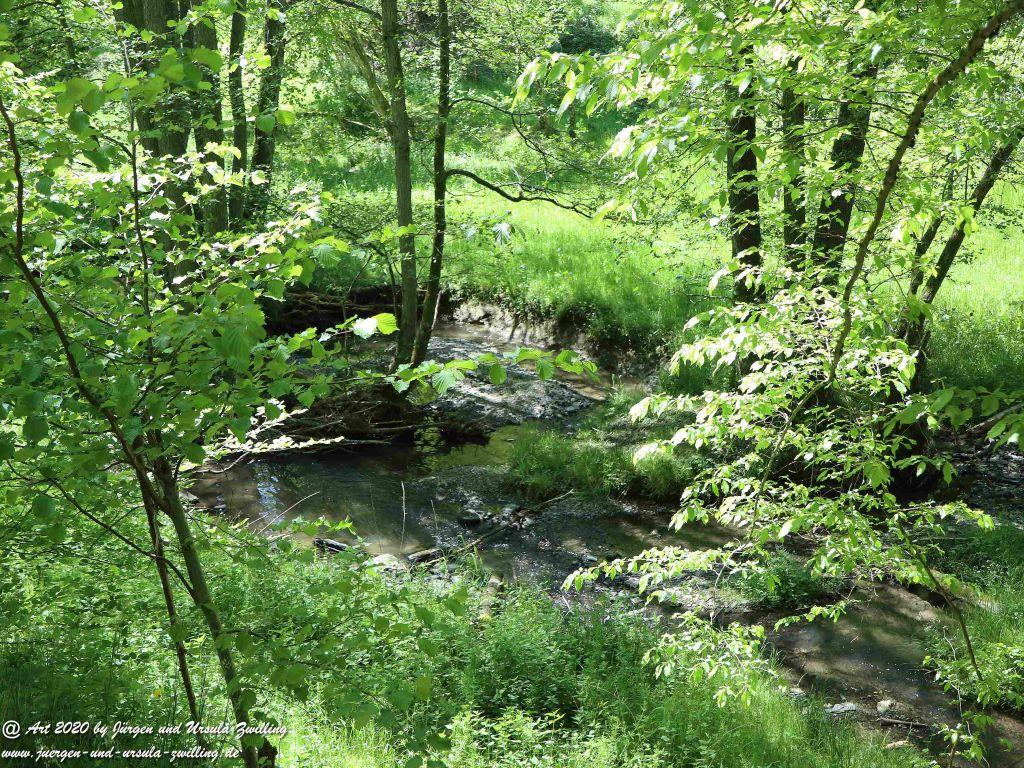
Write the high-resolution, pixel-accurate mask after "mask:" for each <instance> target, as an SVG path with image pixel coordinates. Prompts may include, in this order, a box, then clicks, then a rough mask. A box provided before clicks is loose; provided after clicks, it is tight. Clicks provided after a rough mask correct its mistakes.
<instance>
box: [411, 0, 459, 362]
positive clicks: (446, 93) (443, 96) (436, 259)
mask: <svg viewBox="0 0 1024 768" xmlns="http://www.w3.org/2000/svg"><path fill="white" fill-rule="evenodd" d="M437 38H438V54H437V126H436V128H435V130H434V237H433V240H432V241H431V246H430V272H429V274H428V275H427V285H426V293H425V295H424V297H423V312H422V314H421V315H420V322H419V329H418V331H417V334H416V348H415V350H414V352H413V357H412V363H413V365H419V364H420V363H422V362H423V360H424V359H426V356H427V345H428V344H430V334H431V333H432V332H433V330H434V322H435V320H436V318H437V307H438V303H439V299H440V290H441V266H442V262H443V260H444V238H445V231H446V229H447V227H448V218H447V213H446V210H445V204H446V198H447V193H448V171H447V168H446V167H445V145H446V142H447V138H448V114H449V112H450V111H451V95H450V79H451V29H450V28H449V26H448V0H437Z"/></svg>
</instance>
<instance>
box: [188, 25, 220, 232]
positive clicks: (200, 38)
mask: <svg viewBox="0 0 1024 768" xmlns="http://www.w3.org/2000/svg"><path fill="white" fill-rule="evenodd" d="M191 35H192V43H193V44H194V45H195V46H196V47H197V48H207V49H209V50H211V51H215V52H219V51H220V47H219V45H218V43H217V29H216V28H215V27H214V26H213V23H212V22H209V23H204V22H203V21H200V22H199V23H197V24H195V25H194V26H193V27H192V30H191ZM202 70H203V76H204V78H205V79H206V81H207V82H208V83H210V88H209V90H206V91H201V92H200V95H199V98H198V99H196V109H195V117H196V119H195V136H196V150H197V151H198V152H202V151H203V150H204V148H205V147H206V145H207V144H210V143H213V144H218V145H219V144H223V143H224V108H223V96H222V94H221V89H220V72H219V71H217V70H215V69H213V68H212V67H206V66H203V67H202ZM203 159H204V160H205V161H206V162H207V163H213V164H214V165H216V166H218V167H219V168H220V169H221V170H223V168H224V158H223V156H222V155H220V154H218V153H215V152H210V153H207V154H206V155H204V158H203ZM204 181H206V183H208V184H212V183H213V177H212V175H211V174H210V173H208V172H207V173H205V174H204ZM202 216H203V224H204V226H205V228H206V231H207V232H208V233H210V234H216V233H218V232H223V231H224V230H225V229H227V228H228V197H227V189H226V188H225V187H223V186H221V187H219V188H218V189H217V191H216V192H215V193H214V194H213V195H212V196H211V197H210V199H209V200H208V201H206V203H205V205H204V206H203V209H202Z"/></svg>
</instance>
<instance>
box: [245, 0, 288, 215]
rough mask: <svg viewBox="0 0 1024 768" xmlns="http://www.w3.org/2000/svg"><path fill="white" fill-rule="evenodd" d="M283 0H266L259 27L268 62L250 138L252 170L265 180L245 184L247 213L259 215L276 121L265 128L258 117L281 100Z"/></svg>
mask: <svg viewBox="0 0 1024 768" xmlns="http://www.w3.org/2000/svg"><path fill="white" fill-rule="evenodd" d="M284 10H285V2H284V0H270V3H269V8H268V9H267V21H266V24H265V25H264V27H263V43H264V45H265V46H266V49H267V55H268V56H269V57H270V66H269V67H267V70H266V72H264V73H263V79H262V80H261V81H260V92H259V96H258V97H257V100H256V116H257V117H256V119H257V122H256V127H255V129H254V131H253V141H252V170H254V171H260V172H261V173H262V174H263V175H264V176H265V177H266V183H265V184H263V185H261V186H262V189H261V188H260V187H257V186H251V187H250V188H249V194H248V202H249V214H250V215H260V214H262V213H263V211H264V210H265V209H266V204H267V196H268V193H269V189H270V179H271V177H272V176H273V170H274V152H275V150H276V148H277V139H276V135H277V124H276V122H275V124H274V125H273V126H271V127H270V129H269V130H263V129H262V128H260V123H259V118H260V117H266V116H275V118H276V113H277V107H278V105H279V104H280V101H281V81H282V80H283V79H284V49H285V35H284V33H285V21H284Z"/></svg>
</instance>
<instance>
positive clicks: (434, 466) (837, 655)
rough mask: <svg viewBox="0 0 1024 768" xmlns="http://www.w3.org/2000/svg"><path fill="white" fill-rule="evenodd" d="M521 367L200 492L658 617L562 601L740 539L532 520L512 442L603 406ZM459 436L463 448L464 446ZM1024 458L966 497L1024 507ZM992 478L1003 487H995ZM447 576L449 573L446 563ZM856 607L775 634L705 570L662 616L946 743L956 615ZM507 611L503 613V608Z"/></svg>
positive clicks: (370, 545)
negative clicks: (741, 629)
mask: <svg viewBox="0 0 1024 768" xmlns="http://www.w3.org/2000/svg"><path fill="white" fill-rule="evenodd" d="M476 333H477V331H476V329H474V330H472V331H470V332H467V331H466V329H464V328H459V329H456V330H454V331H453V332H451V334H450V335H449V336H445V335H444V333H443V332H442V333H439V335H438V336H437V338H436V339H435V341H434V343H433V344H434V345H433V346H432V354H435V355H436V356H437V357H438V358H439V359H445V358H446V357H447V359H456V358H459V357H465V356H471V355H472V354H474V353H479V352H480V351H483V350H485V349H495V348H498V347H500V345H501V344H505V343H506V342H504V341H497V342H494V341H493V340H492V342H491V343H489V344H488V343H487V341H486V340H478V339H476V338H475V334H476ZM517 373H519V374H520V375H517V376H513V375H510V376H509V381H508V382H507V383H506V384H505V385H503V386H501V387H495V386H494V385H493V384H491V383H490V382H489V380H487V379H485V378H484V377H482V376H469V377H467V379H466V380H464V381H463V382H460V383H459V385H457V386H456V387H455V388H453V389H452V390H450V391H449V392H448V393H446V394H445V395H444V396H442V397H441V398H438V399H437V400H435V401H433V402H431V403H428V404H426V406H425V408H427V409H428V411H429V413H430V418H429V419H424V420H423V421H422V422H421V423H420V424H419V425H418V427H417V428H416V429H415V430H414V431H413V430H410V431H409V433H407V439H404V440H401V441H397V442H391V443H389V444H387V445H366V446H361V448H360V451H359V453H358V454H353V453H347V452H346V453H337V452H335V453H326V454H322V455H317V456H312V455H297V456H289V457H272V458H267V459H260V460H258V461H255V462H252V463H250V464H241V465H239V466H237V467H234V468H233V469H231V470H229V471H227V472H225V473H224V474H222V475H218V476H216V477H215V478H214V479H213V480H212V481H210V482H208V483H206V485H205V488H198V489H197V491H196V492H197V495H198V496H200V498H201V499H203V500H204V501H205V502H206V503H207V504H208V505H209V506H213V505H219V506H220V507H221V508H222V509H224V510H225V511H226V512H227V513H228V514H231V515H234V516H238V517H241V518H246V519H248V520H250V523H251V525H252V527H253V529H254V530H265V529H266V527H267V526H268V525H271V524H273V523H274V522H275V521H279V520H281V519H282V518H287V517H288V516H297V515H299V514H301V515H302V516H303V517H306V518H307V519H308V518H309V517H316V516H318V515H321V514H322V515H325V516H327V517H330V518H333V519H336V520H341V519H349V520H351V521H352V522H353V523H354V525H355V531H356V533H355V534H344V535H343V538H341V539H340V541H339V544H341V545H342V546H344V547H348V546H359V547H361V548H363V549H365V550H366V551H367V552H369V553H371V554H372V555H373V556H374V558H375V563H376V564H377V565H378V566H380V567H382V568H384V569H387V570H400V569H405V568H408V567H409V565H410V556H413V558H414V559H416V555H417V554H418V553H424V552H428V553H429V552H433V553H434V555H436V556H438V557H443V556H444V555H446V554H449V553H460V552H467V551H470V550H471V551H475V552H476V557H477V558H478V560H479V562H480V564H481V565H482V566H483V567H484V568H485V569H487V570H488V571H490V572H492V573H493V574H496V575H497V577H498V578H500V579H501V581H502V582H520V583H529V584H533V585H536V586H538V587H541V588H543V589H545V590H547V591H549V593H550V594H551V595H552V596H553V597H555V598H556V599H558V600H559V601H565V600H568V599H572V600H574V601H575V600H579V601H580V602H583V603H585V604H593V603H595V602H596V601H597V600H598V598H600V597H609V598H612V599H615V600H617V601H620V608H617V609H616V610H627V611H631V612H632V611H640V610H644V606H643V603H642V601H640V600H639V599H638V598H637V597H636V586H637V584H636V578H635V577H627V578H620V579H617V580H615V581H608V580H605V579H602V580H599V581H598V583H597V584H595V585H594V586H593V587H592V588H590V587H588V589H587V590H585V591H584V593H583V594H582V595H578V594H574V595H572V596H568V595H567V594H566V593H564V592H562V591H561V589H560V587H561V584H562V582H563V581H564V580H565V578H566V577H567V576H568V575H569V574H571V573H573V572H574V571H576V570H577V569H579V568H581V567H587V566H590V565H594V564H596V563H598V562H601V561H605V560H610V559H615V558H621V557H630V556H632V555H635V554H638V553H639V552H641V551H643V550H644V549H648V548H651V547H654V546H665V545H670V544H674V545H676V546H679V547H682V548H686V549H703V548H707V547H714V546H719V545H721V544H723V543H724V542H725V541H727V540H728V539H729V538H731V537H730V535H729V533H728V532H726V531H723V530H721V529H714V528H701V527H696V526H694V527H690V526H688V527H687V528H684V530H682V531H679V532H670V531H668V530H667V524H668V520H669V519H670V517H671V515H672V513H673V512H674V507H673V506H672V505H667V504H656V503H648V502H639V501H636V500H633V499H622V498H584V497H583V496H580V495H578V494H570V495H568V496H565V497H563V498H559V499H555V500H553V501H552V502H551V503H550V504H548V505H545V506H544V508H543V510H542V512H541V513H540V514H523V511H524V510H529V509H530V508H531V506H533V505H535V504H536V502H531V501H530V500H528V499H526V498H525V496H523V494H521V493H520V491H521V489H518V488H516V487H515V486H514V485H512V484H510V482H509V477H508V475H507V473H506V471H505V469H504V465H505V464H507V461H508V458H509V455H510V451H511V447H512V446H513V445H514V444H515V442H516V441H517V440H518V439H519V438H520V436H521V435H522V434H523V430H525V429H528V428H530V426H531V425H532V424H534V423H536V422H538V421H539V422H541V423H547V424H552V425H561V427H562V429H564V430H566V431H569V432H571V430H572V429H573V421H574V420H576V419H578V418H579V417H580V416H582V414H584V413H585V412H586V410H587V409H588V408H589V407H590V406H591V405H593V404H594V402H595V398H594V397H592V396H591V395H590V394H588V393H585V392H583V391H581V390H580V389H579V388H578V387H577V386H574V384H573V383H567V382H563V381H549V382H540V381H539V380H538V379H537V378H536V377H535V376H534V375H533V374H531V373H528V372H517ZM510 374H511V372H510ZM466 425H468V426H466ZM460 434H461V436H462V439H453V435H460ZM484 435H487V439H486V440H484V439H483V436H484ZM466 436H470V437H471V439H470V440H468V441H467V440H465V437H466ZM1017 456H1019V454H1017V455H1016V456H1010V457H1004V456H997V457H996V458H995V459H994V460H993V461H989V462H988V463H987V464H986V465H985V466H984V467H983V468H982V469H983V470H984V471H983V472H982V476H981V477H980V478H975V479H973V480H972V481H971V484H970V486H969V487H968V488H967V489H965V490H966V492H967V493H968V499H969V500H973V502H980V503H978V505H979V506H985V505H991V504H994V503H998V504H1000V505H1004V506H1007V505H1008V506H1010V507H1013V506H1014V502H1015V500H1016V499H1018V498H1019V496H1017V495H1016V490H1015V489H1017V488H1018V486H1019V477H1020V472H1019V470H1018V468H1019V467H1020V466H1022V465H1024V462H1022V461H1021V460H1020V459H1019V458H1017ZM986 472H987V473H990V474H993V475H994V477H993V478H992V479H991V480H989V479H986V476H985V473H986ZM204 482H205V481H203V480H201V481H200V485H202V484H203V483H204ZM990 489H993V490H991V491H990ZM972 494H973V495H972ZM1019 511H1020V508H1019V505H1017V512H1018V513H1019ZM482 536H488V538H487V540H486V541H485V542H483V545H482V546H479V547H477V546H468V547H467V545H472V544H473V542H474V541H476V540H478V539H480V538H481V537H482ZM425 559H430V558H425ZM419 567H424V568H431V565H430V563H427V562H424V563H421V564H420V566H419ZM434 573H435V577H436V578H439V579H443V578H445V576H444V569H443V568H437V569H435V570H434ZM432 578H434V577H432ZM854 597H855V601H854V604H853V605H852V606H851V607H850V609H849V610H848V612H847V614H846V615H845V616H844V617H843V618H842V619H840V621H839V622H837V623H830V622H827V621H819V622H816V623H813V624H797V625H792V626H789V627H787V628H785V629H783V630H781V631H772V630H771V627H772V625H773V624H774V621H775V619H777V618H779V617H780V616H781V614H780V613H778V612H775V613H772V612H766V611H765V610H764V609H763V608H761V607H759V606H757V605H756V604H754V603H753V602H751V601H749V600H746V601H744V600H743V599H742V597H741V596H737V595H736V594H735V593H734V592H730V590H729V589H727V588H726V589H723V588H721V585H720V584H718V580H717V579H716V578H714V577H713V575H712V574H701V573H695V574H691V575H688V576H687V577H686V578H685V579H680V580H677V581H675V582H673V583H672V584H671V585H670V589H669V590H668V598H669V599H668V600H667V601H666V602H665V603H663V604H662V605H661V606H660V612H662V613H672V612H674V611H679V610H694V611H696V612H698V613H699V614H701V615H705V616H709V617H713V618H716V619H717V620H719V621H727V620H731V619H734V618H735V619H738V620H741V621H742V622H744V623H759V624H762V625H764V626H766V627H767V628H769V630H770V631H769V635H768V639H769V642H770V646H771V648H773V649H774V650H775V651H776V652H777V653H778V654H779V657H780V660H781V661H782V662H783V665H784V668H785V669H786V670H788V674H789V677H790V684H791V686H792V688H793V693H794V695H796V696H802V695H805V694H806V692H807V691H808V690H812V689H813V690H814V691H815V692H816V693H818V694H821V695H824V696H826V697H827V700H828V701H829V702H830V704H829V706H830V707H832V709H831V710H830V712H829V713H830V714H831V715H832V716H835V717H843V718H854V719H856V720H858V721H860V722H862V723H864V724H865V725H868V726H870V727H872V728H881V729H883V730H887V731H888V732H889V733H890V734H891V735H890V738H891V741H892V744H893V745H900V744H903V743H906V742H907V740H908V739H912V740H913V741H914V742H915V743H924V744H928V745H929V746H931V747H932V748H933V749H934V748H936V746H937V744H936V742H935V741H934V740H933V737H932V735H931V729H932V727H933V726H934V724H935V723H949V724H952V723H956V722H959V719H960V716H959V711H958V709H957V707H956V705H955V702H953V701H952V700H951V699H950V697H949V695H948V694H946V693H945V692H943V691H942V690H941V688H940V687H939V686H938V684H936V683H935V682H934V680H933V679H932V675H931V673H929V672H928V671H927V670H925V669H924V668H923V666H922V659H923V658H924V656H925V655H926V653H927V638H928V634H929V633H938V634H940V635H941V633H943V632H946V631H949V629H948V624H949V620H948V616H947V615H946V614H945V613H944V612H943V611H942V610H940V609H938V608H937V607H936V606H935V605H933V604H931V603H930V602H929V601H928V600H926V599H923V598H922V597H918V596H916V595H914V594H912V593H911V592H910V591H908V590H906V589H903V588H901V587H898V586H895V585H888V584H882V585H878V584H874V585H869V586H862V587H860V588H859V589H858V590H857V591H856V592H855V593H854ZM622 601H625V602H624V603H623V602H622ZM500 610H501V608H500V603H497V604H495V605H494V606H492V608H491V611H492V612H497V611H500ZM612 615H613V614H611V613H610V614H609V616H612ZM883 702H886V703H885V704H883ZM994 716H995V720H996V726H995V731H994V735H995V736H1000V737H1004V738H1008V739H1009V740H1010V741H1011V743H1012V744H1014V750H1013V751H1011V752H1009V753H1001V752H998V751H993V752H992V756H993V757H992V762H991V764H992V765H993V766H1011V765H1014V763H1015V761H1018V760H1020V759H1024V754H1021V750H1024V725H1022V723H1021V720H1020V719H1019V718H1018V717H1016V716H1014V715H1009V714H1006V713H999V712H996V713H995V715H994ZM1018 745H1019V746H1018Z"/></svg>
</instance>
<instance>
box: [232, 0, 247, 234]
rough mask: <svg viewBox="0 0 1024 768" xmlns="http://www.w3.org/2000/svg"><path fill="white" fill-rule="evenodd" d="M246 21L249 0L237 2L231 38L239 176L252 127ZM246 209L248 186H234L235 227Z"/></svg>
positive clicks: (235, 166)
mask: <svg viewBox="0 0 1024 768" xmlns="http://www.w3.org/2000/svg"><path fill="white" fill-rule="evenodd" d="M245 22H246V0H236V2H235V11H234V13H232V14H231V37H230V39H229V41H228V66H229V67H230V69H229V70H228V100H229V101H230V102H231V124H232V140H233V143H234V145H235V149H236V150H238V157H236V158H235V159H234V160H233V162H232V166H231V168H232V170H233V171H234V172H235V173H239V172H242V173H244V172H245V171H247V170H248V169H249V128H248V126H247V125H246V121H245V88H244V78H243V76H244V66H243V60H244V56H245ZM244 206H245V186H244V185H241V186H235V185H232V187H231V192H230V194H229V197H228V214H229V216H230V218H231V222H232V223H233V224H237V223H238V222H240V221H241V220H242V216H243V211H244Z"/></svg>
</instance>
